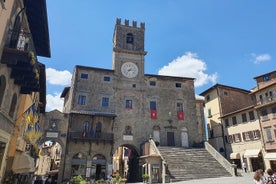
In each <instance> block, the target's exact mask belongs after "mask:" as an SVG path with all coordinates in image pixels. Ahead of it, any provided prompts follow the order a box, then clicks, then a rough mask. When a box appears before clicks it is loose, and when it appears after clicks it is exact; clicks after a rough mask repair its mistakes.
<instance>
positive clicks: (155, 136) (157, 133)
mask: <svg viewBox="0 0 276 184" xmlns="http://www.w3.org/2000/svg"><path fill="white" fill-rule="evenodd" d="M153 140H154V142H155V144H156V146H159V144H160V127H159V126H157V125H155V126H154V127H153Z"/></svg>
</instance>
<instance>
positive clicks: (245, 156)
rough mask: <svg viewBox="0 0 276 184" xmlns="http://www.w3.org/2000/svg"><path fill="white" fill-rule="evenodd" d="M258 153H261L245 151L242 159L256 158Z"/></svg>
mask: <svg viewBox="0 0 276 184" xmlns="http://www.w3.org/2000/svg"><path fill="white" fill-rule="evenodd" d="M260 151H261V149H248V150H245V152H244V155H243V156H244V158H252V157H255V158H257V157H258V155H259V153H260Z"/></svg>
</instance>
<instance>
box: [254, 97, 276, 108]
mask: <svg viewBox="0 0 276 184" xmlns="http://www.w3.org/2000/svg"><path fill="white" fill-rule="evenodd" d="M274 103H276V95H272V96H269V97H265V98H263V99H261V100H258V101H257V106H256V107H255V108H261V107H265V106H268V105H272V104H274Z"/></svg>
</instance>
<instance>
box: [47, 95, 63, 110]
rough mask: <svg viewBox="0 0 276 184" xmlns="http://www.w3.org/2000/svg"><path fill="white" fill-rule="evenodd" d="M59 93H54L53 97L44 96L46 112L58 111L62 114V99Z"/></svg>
mask: <svg viewBox="0 0 276 184" xmlns="http://www.w3.org/2000/svg"><path fill="white" fill-rule="evenodd" d="M60 95H61V93H59V94H58V93H55V94H54V95H51V94H48V95H47V96H46V99H47V104H46V111H47V112H49V111H52V110H55V109H57V110H59V111H61V112H62V109H63V99H62V98H60Z"/></svg>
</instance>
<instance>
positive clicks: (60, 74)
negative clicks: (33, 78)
mask: <svg viewBox="0 0 276 184" xmlns="http://www.w3.org/2000/svg"><path fill="white" fill-rule="evenodd" d="M71 78H72V74H71V73H70V72H69V71H67V70H64V71H58V70H56V69H54V68H47V69H46V81H47V82H48V83H49V84H53V85H61V86H66V85H70V84H71Z"/></svg>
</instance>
